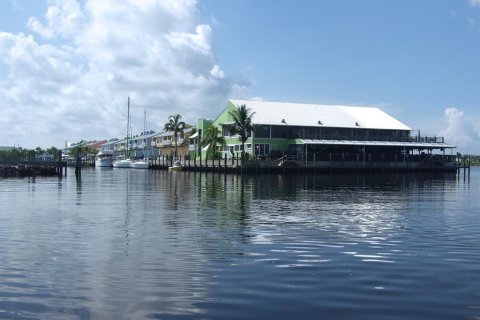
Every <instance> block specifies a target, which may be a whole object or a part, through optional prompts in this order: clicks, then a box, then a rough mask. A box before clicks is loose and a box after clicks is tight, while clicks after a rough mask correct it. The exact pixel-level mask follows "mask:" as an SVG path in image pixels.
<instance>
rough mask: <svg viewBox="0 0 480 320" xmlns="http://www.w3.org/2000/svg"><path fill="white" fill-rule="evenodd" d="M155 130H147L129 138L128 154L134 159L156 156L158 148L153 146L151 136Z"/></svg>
mask: <svg viewBox="0 0 480 320" xmlns="http://www.w3.org/2000/svg"><path fill="white" fill-rule="evenodd" d="M155 136H156V133H155V131H152V130H148V131H144V132H142V133H140V135H135V136H133V137H132V138H130V141H129V143H130V146H129V150H130V152H129V153H130V156H131V157H133V158H136V159H142V158H153V157H156V156H158V149H156V148H154V143H153V138H154V137H155Z"/></svg>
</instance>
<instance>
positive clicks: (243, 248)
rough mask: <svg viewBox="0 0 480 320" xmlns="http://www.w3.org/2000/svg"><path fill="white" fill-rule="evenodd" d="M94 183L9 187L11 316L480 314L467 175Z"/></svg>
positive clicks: (95, 174)
mask: <svg viewBox="0 0 480 320" xmlns="http://www.w3.org/2000/svg"><path fill="white" fill-rule="evenodd" d="M82 174H83V177H82V181H81V183H79V184H78V183H76V181H75V179H70V177H68V178H67V179H64V180H63V181H62V182H61V184H60V182H59V181H58V180H50V179H42V180H40V179H37V181H36V182H35V183H34V184H33V183H30V182H29V183H24V182H22V181H16V182H15V181H14V182H13V183H9V184H8V187H7V185H5V184H3V183H2V182H1V181H0V201H1V203H2V204H3V205H4V208H3V209H4V210H3V211H2V213H1V214H0V219H1V220H0V222H1V223H0V256H1V258H2V264H1V265H0V291H1V292H2V297H4V299H0V310H1V311H0V318H52V319H53V318H65V319H69V318H83V319H90V318H99V319H101V318H107V319H114V318H115V319H124V318H129V319H139V318H160V319H164V318H166V319H168V318H191V319H198V318H205V319H225V318H228V319H231V318H239V319H242V318H257V319H262V318H276V319H288V318H298V317H301V318H304V319H307V318H318V317H322V316H323V315H325V317H334V318H336V317H338V318H351V317H353V316H359V317H360V318H365V319H367V318H368V319H370V318H378V319H381V318H385V317H388V316H389V315H391V314H392V313H391V312H393V311H395V312H396V313H395V314H400V315H411V314H409V313H408V310H410V309H411V308H414V310H415V311H418V312H419V314H421V315H422V318H430V319H438V318H462V317H463V318H465V315H475V316H478V315H479V314H478V312H477V313H475V312H476V311H475V309H471V308H470V309H468V308H469V307H471V306H475V305H478V303H477V302H478V299H477V298H478V296H477V295H476V294H477V293H476V292H478V288H480V283H479V282H478V280H477V279H480V274H479V271H478V270H480V258H479V256H478V252H477V249H476V248H477V245H476V242H477V241H476V240H477V236H476V235H477V234H478V230H480V222H479V221H480V219H479V217H478V214H476V213H475V212H478V211H479V210H478V209H480V208H479V203H480V202H479V200H478V199H477V195H478V191H479V190H478V189H479V187H478V185H477V184H472V185H468V187H465V185H466V184H467V181H464V182H462V180H458V179H457V178H456V177H455V176H449V175H445V176H443V175H442V176H434V175H432V176H425V175H423V176H417V175H315V176H313V175H308V176H276V175H265V176H256V177H253V176H244V177H242V176H237V175H219V174H212V173H209V174H205V173H195V172H176V173H171V172H167V171H146V170H145V171H144V170H112V169H110V170H84V171H83V172H82ZM472 181H474V180H473V179H472ZM470 183H471V182H470ZM7 189H9V190H10V191H8V192H7V191H6V190H7ZM12 190H14V191H15V192H13V191H12ZM24 191H27V200H28V201H23V202H22V201H18V200H19V196H18V195H19V194H24ZM22 199H23V198H22ZM13 212H14V213H13ZM459 275H461V276H459ZM466 288H467V289H466ZM431 290H434V291H435V292H436V295H435V296H432V295H431V294H430V293H431V292H430V291H431ZM475 290H477V291H475ZM379 292H381V293H380V294H379ZM424 297H429V298H428V299H430V300H428V301H425V298H424ZM456 297H457V298H456ZM458 297H459V298H458ZM421 299H423V304H419V303H418V301H420V300H421ZM285 301H289V303H288V304H285ZM443 305H444V306H445V307H444V308H443V307H439V306H443ZM392 310H393V311H392ZM467 310H470V311H467ZM472 310H473V311H472ZM312 315H314V317H313V316H312ZM414 318H415V317H414Z"/></svg>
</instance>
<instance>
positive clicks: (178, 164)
mask: <svg viewBox="0 0 480 320" xmlns="http://www.w3.org/2000/svg"><path fill="white" fill-rule="evenodd" d="M168 171H182V163H181V162H180V160H175V161H174V162H173V164H172V166H171V167H168Z"/></svg>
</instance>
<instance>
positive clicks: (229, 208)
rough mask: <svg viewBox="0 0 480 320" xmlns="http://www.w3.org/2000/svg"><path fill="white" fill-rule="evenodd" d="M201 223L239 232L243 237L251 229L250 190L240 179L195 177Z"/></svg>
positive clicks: (211, 176)
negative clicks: (247, 227) (249, 224)
mask: <svg viewBox="0 0 480 320" xmlns="http://www.w3.org/2000/svg"><path fill="white" fill-rule="evenodd" d="M195 184H196V186H197V190H198V191H197V195H198V201H199V219H200V221H204V223H205V224H208V223H211V222H213V223H214V226H215V227H216V228H228V229H232V228H237V229H239V230H238V231H237V233H238V234H239V235H241V236H242V237H243V234H244V228H245V227H246V226H247V225H248V218H249V212H250V199H251V196H250V195H251V188H250V185H249V184H248V183H246V181H245V180H244V178H243V177H241V176H238V175H216V174H199V175H198V176H197V177H196V182H195Z"/></svg>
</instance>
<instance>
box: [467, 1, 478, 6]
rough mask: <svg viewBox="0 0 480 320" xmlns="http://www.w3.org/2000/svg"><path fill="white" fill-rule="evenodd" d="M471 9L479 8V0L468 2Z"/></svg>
mask: <svg viewBox="0 0 480 320" xmlns="http://www.w3.org/2000/svg"><path fill="white" fill-rule="evenodd" d="M469 3H470V5H471V6H472V7H480V0H469Z"/></svg>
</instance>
